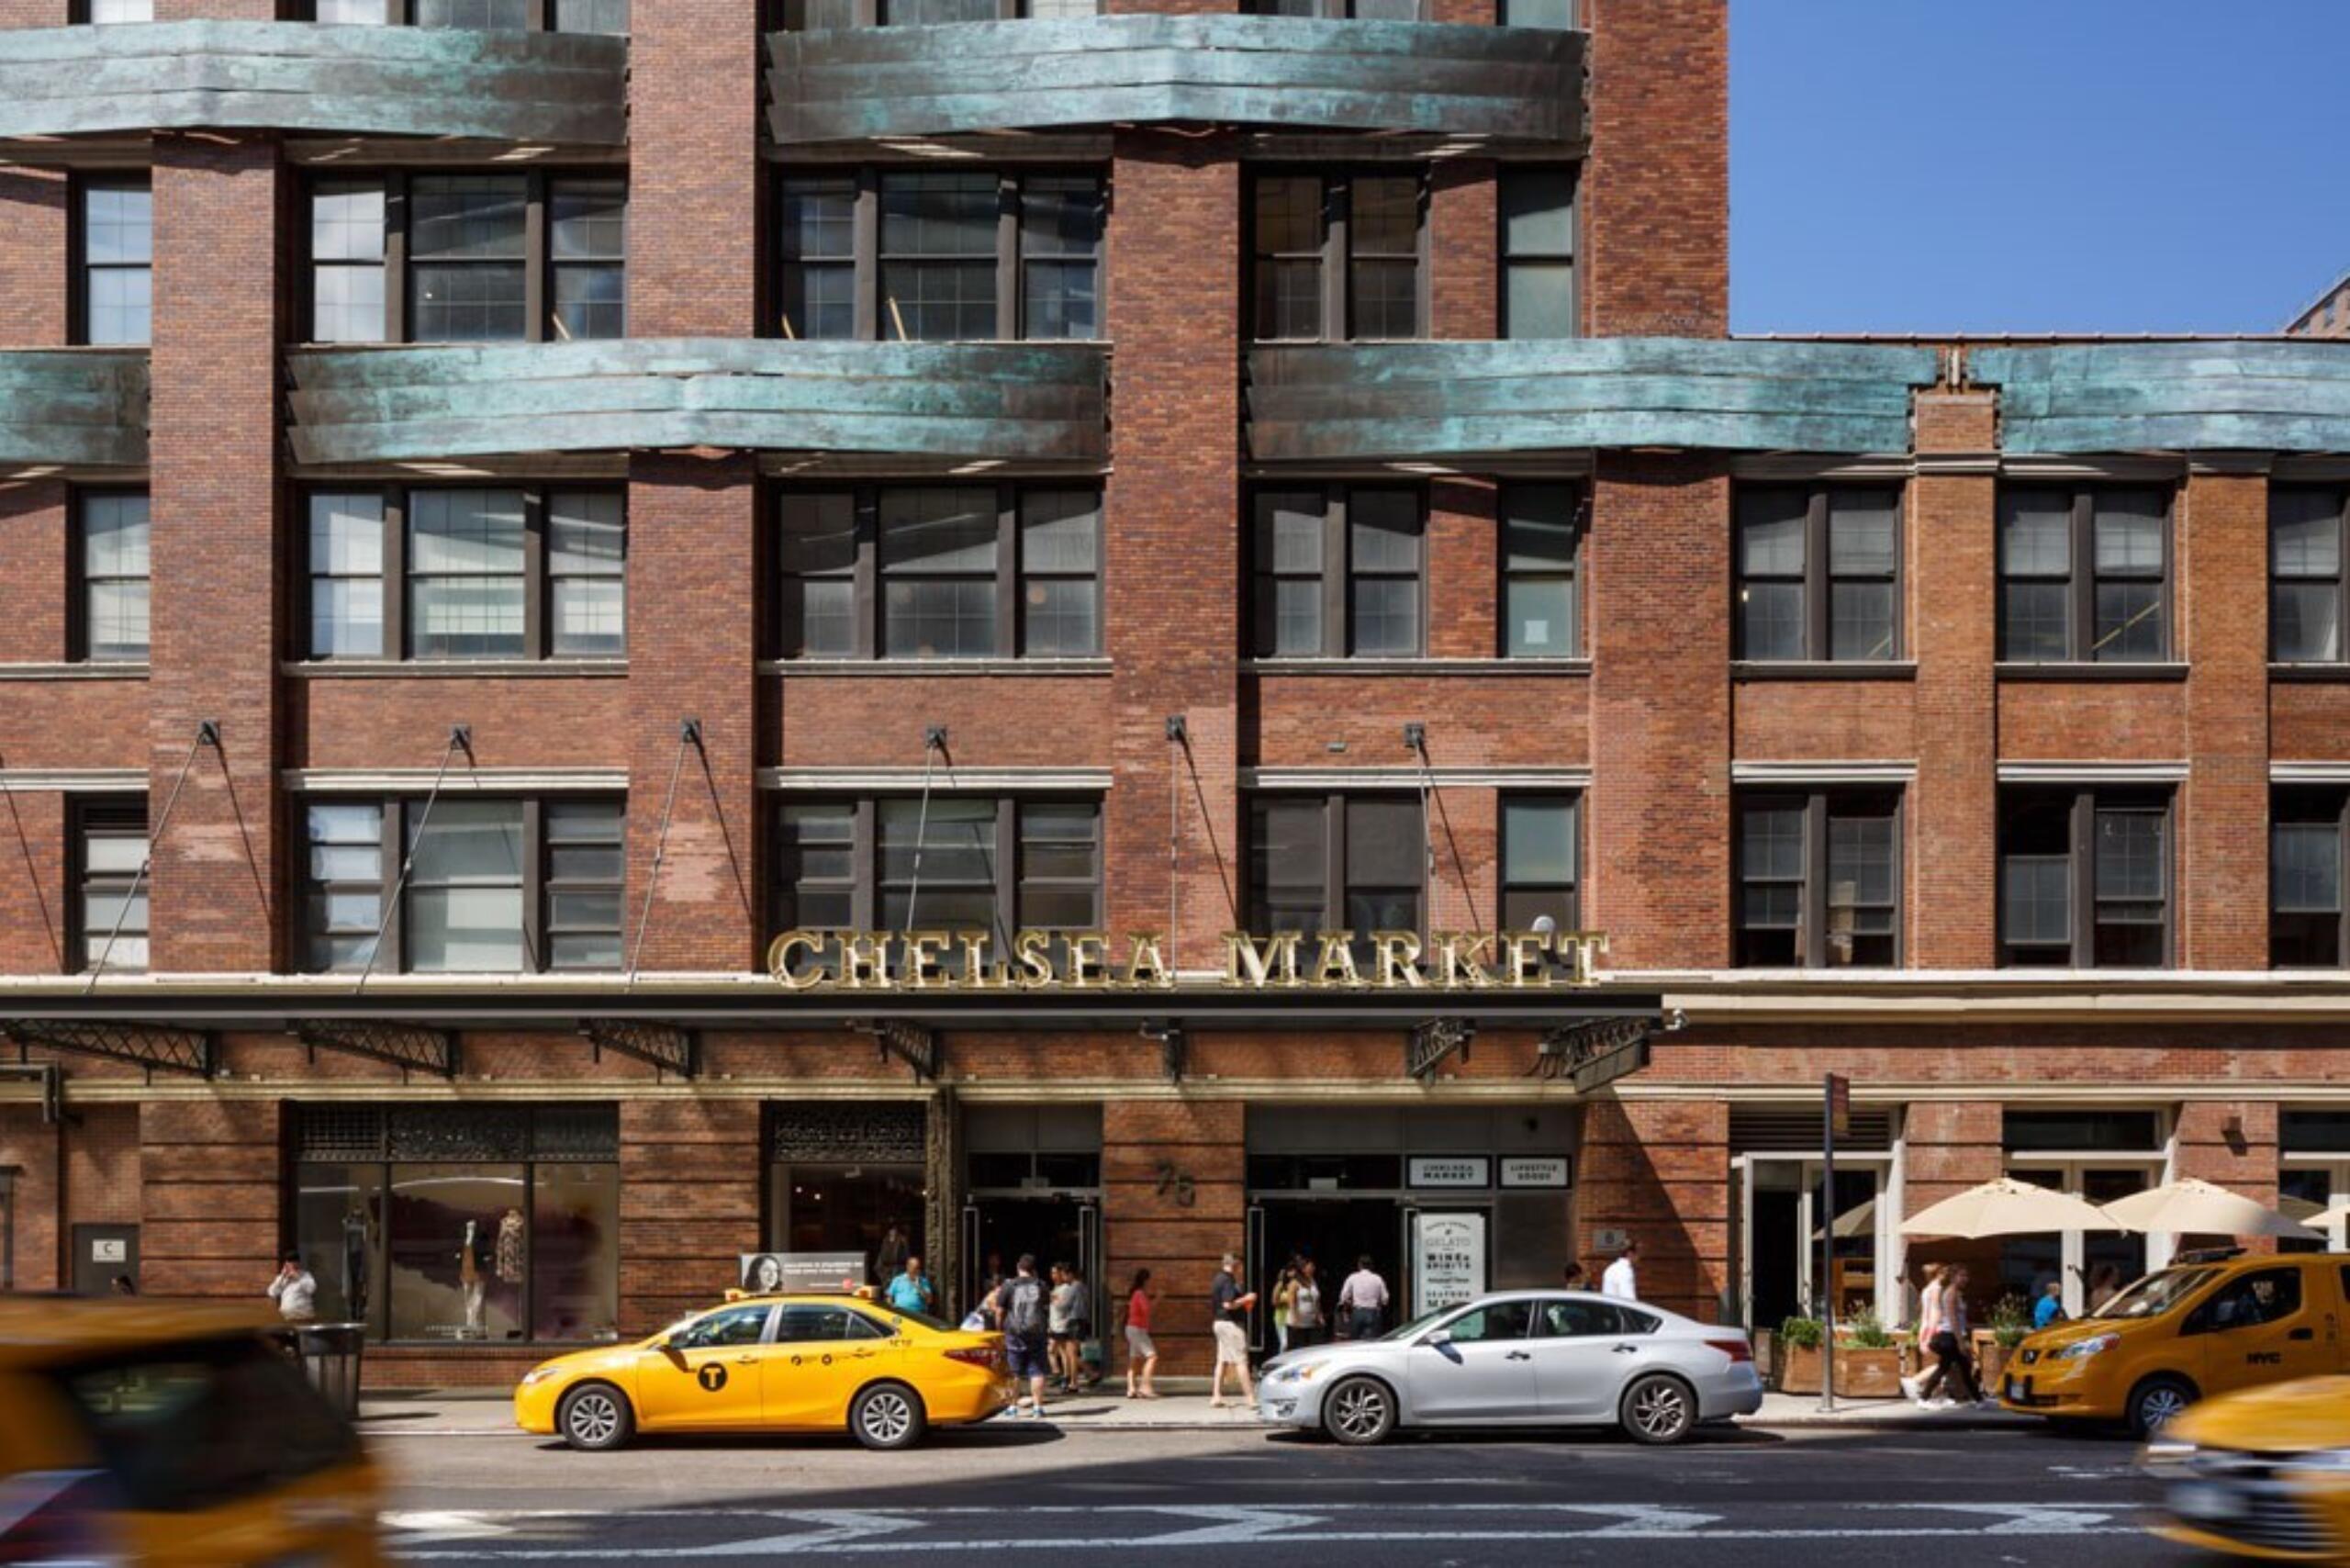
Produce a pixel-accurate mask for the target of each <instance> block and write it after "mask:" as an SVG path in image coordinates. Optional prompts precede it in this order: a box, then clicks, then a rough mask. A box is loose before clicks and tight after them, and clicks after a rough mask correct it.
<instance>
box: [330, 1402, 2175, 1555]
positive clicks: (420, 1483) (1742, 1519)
mask: <svg viewBox="0 0 2350 1568" xmlns="http://www.w3.org/2000/svg"><path fill="white" fill-rule="evenodd" d="M371 1425H373V1426H374V1430H375V1433H376V1434H377V1441H376V1448H377V1451H378V1452H379V1453H380V1454H382V1455H383V1456H384V1457H385V1459H386V1462H387V1463H388V1464H389V1465H390V1467H391V1470H392V1473H393V1475H394V1478H395V1480H396V1482H397V1486H398V1495H397V1501H396V1504H395V1510H394V1513H393V1515H392V1518H391V1523H392V1525H393V1526H394V1528H395V1532H396V1533H395V1535H394V1537H393V1546H394V1550H395V1551H397V1554H398V1555H399V1557H400V1558H401V1559H402V1560H404V1561H408V1562H433V1563H460V1564H462V1563H513V1562H550V1563H563V1564H582V1565H592V1564H597V1563H614V1564H619V1563H658V1562H699V1561H705V1560H720V1559H723V1560H732V1561H736V1562H786V1561H813V1560H814V1557H813V1556H809V1557H803V1556H802V1554H816V1555H821V1556H822V1558H825V1559H832V1558H847V1559H853V1560H855V1561H856V1562H858V1563H860V1564H863V1563H871V1564H874V1565H875V1568H886V1565H889V1564H899V1563H906V1564H911V1563H922V1564H931V1565H934V1564H936V1563H938V1562H940V1561H941V1560H942V1554H946V1553H957V1552H971V1551H987V1550H989V1549H990V1548H994V1549H1007V1548H1008V1549H1011V1550H1013V1551H1019V1552H1021V1553H1022V1554H1023V1555H1024V1557H1025V1558H1027V1559H1029V1560H1032V1561H1037V1562H1069V1563H1070V1564H1072V1565H1074V1564H1080V1563H1085V1564H1090V1563H1092V1562H1099V1561H1102V1559H1103V1558H1105V1557H1107V1556H1108V1555H1110V1554H1113V1553H1114V1554H1116V1555H1117V1556H1119V1557H1122V1558H1125V1557H1131V1558H1134V1559H1136V1560H1137V1561H1144V1560H1148V1561H1165V1562H1168V1563H1169V1564H1170V1565H1181V1564H1189V1563H1203V1564H1204V1563H1210V1562H1217V1561H1219V1560H1230V1559H1232V1558H1233V1557H1235V1556H1236V1555H1240V1556H1245V1557H1246V1559H1247V1560H1248V1562H1250V1563H1251V1564H1252V1568H1264V1565H1268V1564H1290V1563H1295V1564H1300V1565H1304V1564H1314V1565H1315V1568H1326V1565H1327V1564H1329V1563H1330V1562H1346V1563H1348V1565H1349V1568H1386V1565H1389V1564H1394V1565H1399V1568H1400V1565H1404V1564H1412V1565H1415V1568H1417V1565H1427V1564H1456V1563H1457V1564H1464V1565H1466V1564H1478V1565H1483V1564H1501V1563H1538V1562H1539V1563H1561V1562H1608V1563H1644V1564H1645V1563H1690V1564H1707V1565H1715V1564H1718V1565H1722V1568H1729V1565H1732V1564H1735V1565H1737V1568H1768V1565H1773V1564H1802V1565H1803V1568H1830V1565H1841V1564H1853V1565H1858V1564H1873V1565H1874V1564H1882V1563H1886V1562H1895V1561H1908V1562H1917V1561H1929V1560H1938V1561H1951V1562H1959V1561H1963V1562H1970V1563H1986V1564H2001V1565H2005V1564H2042V1563H2045V1564H2060V1563H2061V1564H2064V1565H2065V1568H2096V1565H2099V1564H2124V1563H2127V1564H2132V1565H2135V1564H2149V1563H2175V1562H2194V1561H2196V1560H2197V1559H2196V1557H2195V1554H2193V1553H2191V1552H2188V1551H2181V1550H2179V1549H2177V1548H2175V1547H2172V1546H2169V1545H2167V1544H2165V1543H2164V1542H2161V1541H2158V1540H2153V1539H2151V1538H2149V1537H2148V1536H2147V1534H2146V1533H2145V1527H2146V1524H2147V1521H2148V1520H2149V1519H2150V1518H2151V1517H2152V1508H2151V1505H2152V1504H2153V1503H2154V1500H2155V1495H2156V1494H2155V1488H2154V1486H2152V1485H2151V1484H2148V1483H2147V1482H2146V1481H2144V1480H2143V1479H2142V1478H2140V1477H2139V1476H2138V1475H2136V1474H2135V1473H2133V1470H2132V1460H2133V1456H2134V1450H2132V1447H2131V1446H2130V1445H2129V1444H2128V1443H2126V1442H2121V1441H2119V1440H2094V1439H2073V1438H2059V1437H2055V1436H2053V1435H2050V1434H2046V1433H2042V1432H2038V1431H2031V1432H2014V1431H2006V1432H1997V1431H1968V1432H1956V1431H1945V1432H1939V1433H1931V1434H1927V1433H1887V1432H1854V1431H1840V1430H1792V1429H1791V1430H1783V1431H1776V1432H1772V1431H1755V1430H1740V1431H1735V1432H1729V1433H1724V1434H1722V1435H1719V1436H1714V1435H1710V1434H1709V1435H1707V1436H1705V1437H1702V1438H1701V1439H1700V1440H1698V1441H1696V1442H1695V1443H1693V1444H1691V1445H1689V1446H1687V1447H1685V1448H1681V1449H1675V1450H1646V1449H1640V1448H1636V1447H1634V1446H1633V1445H1631V1444H1629V1443H1628V1442H1626V1441H1624V1440H1623V1439H1619V1438H1615V1437H1609V1436H1604V1435H1600V1434H1582V1433H1575V1434H1564V1435H1544V1436H1539V1437H1533V1438H1527V1437H1521V1436H1515V1435H1513V1436H1508V1437H1494V1436H1482V1435H1481V1436H1440V1437H1431V1438H1420V1439H1404V1440H1402V1441H1399V1442H1396V1443H1394V1444H1393V1445H1391V1446H1388V1447H1385V1448H1381V1449H1376V1450H1347V1449H1339V1448H1337V1447H1334V1446H1332V1445H1330V1444H1327V1443H1323V1442H1315V1441H1308V1440H1305V1439H1298V1438H1294V1437H1288V1436H1283V1437H1269V1436H1267V1435H1265V1434H1263V1433H1261V1432H1255V1431H1225V1432H1217V1431H1164V1430H1159V1431H1099V1430H1097V1431H1086V1432H1078V1433H1061V1432H1058V1431H1056V1430H1055V1429H1053V1428H1051V1427H1050V1426H1049V1425H1046V1424H1043V1423H1039V1424H1036V1425H1031V1426H1013V1427H1004V1426H996V1427H990V1428H983V1429H980V1430H977V1431H969V1432H962V1433H946V1434H941V1435H938V1436H936V1437H934V1438H933V1439H932V1440H931V1442H930V1443H929V1444H928V1445H927V1446H926V1447H924V1448H923V1449H921V1450H915V1451H913V1452H911V1453H904V1454H890V1455H874V1454H867V1453H865V1452H863V1451H861V1450H857V1449H856V1448H855V1447H853V1446H851V1445H849V1444H848V1443H846V1442H845V1440H843V1441H837V1442H833V1441H822V1440H813V1439H769V1440H759V1441H747V1440H741V1439H727V1440H723V1441H720V1440H707V1441H686V1440H672V1441H669V1442H665V1443H657V1444H655V1443H646V1444H643V1445H642V1446H640V1447H637V1448H634V1449H632V1450H627V1451H624V1452H621V1453H616V1454H576V1453H572V1452H569V1451H567V1450H564V1449H562V1448H560V1447H558V1446H555V1445H554V1444H552V1443H551V1442H548V1441H545V1440H543V1439H531V1438H523V1437H520V1436H515V1437H455V1436H446V1435H440V1436H431V1437H426V1436H424V1435H423V1434H421V1433H419V1434H418V1435H417V1436H415V1437H413V1438H404V1437H402V1436H400V1435H398V1434H397V1423H384V1424H371Z"/></svg>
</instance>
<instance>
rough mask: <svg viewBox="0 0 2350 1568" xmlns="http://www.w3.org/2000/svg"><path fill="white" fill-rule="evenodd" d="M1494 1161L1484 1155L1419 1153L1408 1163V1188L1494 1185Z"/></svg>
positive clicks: (1406, 1174)
mask: <svg viewBox="0 0 2350 1568" xmlns="http://www.w3.org/2000/svg"><path fill="white" fill-rule="evenodd" d="M1492 1170H1493V1161H1492V1160H1490V1159H1486V1158H1485V1157H1484V1156H1483V1155H1482V1154H1473V1155H1459V1156H1455V1155H1425V1154H1416V1155H1414V1156H1412V1157H1411V1159H1408V1160H1406V1161H1405V1162H1404V1185H1405V1186H1407V1187H1490V1186H1492V1185H1493V1184H1494V1179H1493V1176H1492V1174H1491V1172H1492Z"/></svg>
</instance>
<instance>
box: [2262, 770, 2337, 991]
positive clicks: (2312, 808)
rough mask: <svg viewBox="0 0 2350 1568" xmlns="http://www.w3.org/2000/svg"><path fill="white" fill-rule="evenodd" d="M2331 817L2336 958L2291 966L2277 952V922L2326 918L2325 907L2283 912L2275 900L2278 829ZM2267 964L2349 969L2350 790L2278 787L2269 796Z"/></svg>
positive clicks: (2304, 970) (2301, 969)
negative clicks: (2292, 919)
mask: <svg viewBox="0 0 2350 1568" xmlns="http://www.w3.org/2000/svg"><path fill="white" fill-rule="evenodd" d="M2329 817H2330V818H2331V819H2332V822H2331V824H2330V825H2331V826H2332V827H2333V835H2334V840H2333V855H2334V872H2333V877H2334V884H2333V886H2334V905H2333V912H2332V919H2333V955H2334V956H2333V961H2332V962H2331V963H2324V964H2288V963H2286V962H2284V961H2283V960H2282V959H2281V958H2279V957H2278V952H2279V949H2280V948H2281V947H2283V946H2284V945H2285V944H2284V943H2283V942H2281V941H2280V940H2279V939H2278V924H2279V923H2280V922H2282V921H2285V920H2287V919H2291V918H2296V917H2298V918H2301V919H2322V918H2324V917H2325V914H2326V912H2324V911H2322V910H2315V909H2311V910H2285V909H2280V908H2278V907H2277V848H2276V844H2277V829H2278V828H2281V827H2288V826H2312V827H2314V826H2322V825H2328V823H2327V819H2328V818H2329ZM2268 832H2269V851H2268V854H2269V861H2268V871H2269V875H2268V965H2269V968H2271V969H2285V970H2288V971H2299V972H2302V973H2322V972H2323V971H2325V970H2328V969H2350V788H2344V787H2341V786H2333V787H2328V786H2325V785H2314V786H2306V787H2304V786H2291V787H2280V788H2278V789H2277V790H2273V791H2272V792H2271V794H2270V797H2269V812H2268Z"/></svg>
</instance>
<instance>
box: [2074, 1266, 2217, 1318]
mask: <svg viewBox="0 0 2350 1568" xmlns="http://www.w3.org/2000/svg"><path fill="white" fill-rule="evenodd" d="M2211 1274H2212V1271H2211V1270H2210V1269H2165V1270H2164V1271H2162V1272H2161V1273H2158V1274H2148V1275H2147V1276H2146V1277H2145V1278H2144V1279H2143V1280H2140V1281H2139V1282H2137V1283H2135V1284H2133V1285H2132V1286H2130V1287H2129V1288H2128V1289H2127V1290H2124V1291H2123V1292H2122V1293H2121V1294H2120V1295H2117V1296H2115V1297H2114V1298H2113V1299H2112V1300H2111V1301H2109V1302H2107V1303H2106V1304H2105V1305H2103V1306H2100V1307H2098V1309H2097V1310H2096V1311H2095V1312H2092V1313H2090V1314H2089V1316H2091V1317H2160V1316H2162V1315H2163V1314H2164V1313H2165V1312H2168V1311H2169V1310H2170V1309H2171V1308H2172V1307H2174V1306H2177V1305H2178V1304H2179V1303H2180V1302H2182V1301H2185V1300H2186V1299H2187V1298H2188V1296H2190V1295H2192V1294H2195V1292H2196V1291H2197V1289H2199V1287H2200V1286H2201V1285H2202V1283H2203V1282H2204V1281H2206V1280H2208V1279H2210V1277H2211Z"/></svg>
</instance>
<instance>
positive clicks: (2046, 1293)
mask: <svg viewBox="0 0 2350 1568" xmlns="http://www.w3.org/2000/svg"><path fill="white" fill-rule="evenodd" d="M2064 1316H2065V1282H2064V1281H2062V1280H2051V1281H2049V1282H2047V1283H2046V1284H2045V1285H2043V1286H2042V1287H2041V1291H2040V1299H2039V1300H2038V1301H2036V1302H2034V1303H2032V1304H2031V1326H2032V1327H2033V1328H2034V1329H2035V1330H2036V1329H2041V1328H2045V1327H2048V1326H2049V1325H2050V1324H2052V1323H2054V1322H2057V1321H2058V1320H2060V1319H2061V1318H2063V1317H2064Z"/></svg>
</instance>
